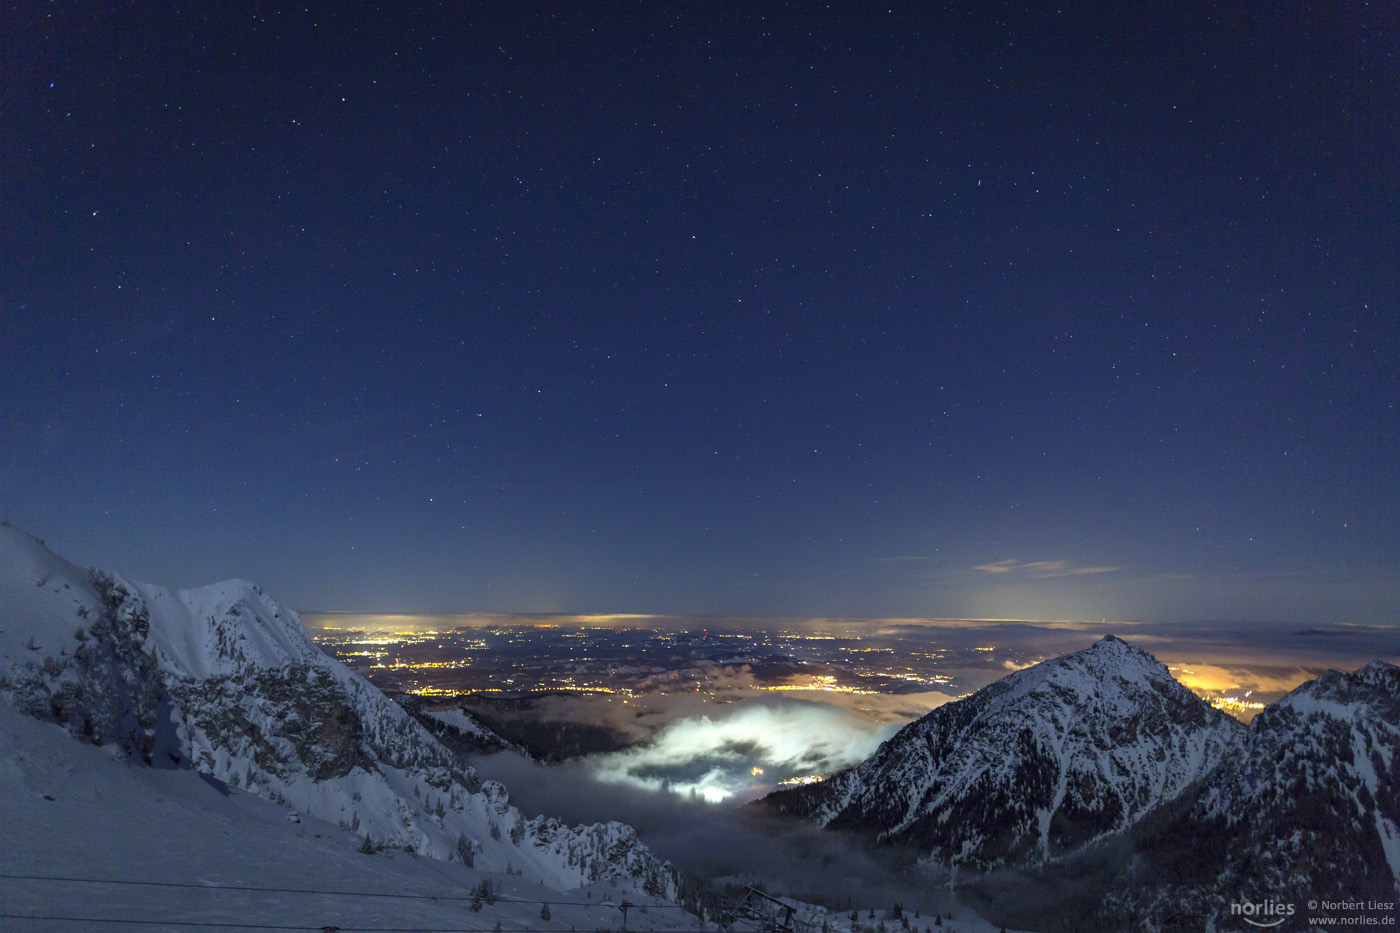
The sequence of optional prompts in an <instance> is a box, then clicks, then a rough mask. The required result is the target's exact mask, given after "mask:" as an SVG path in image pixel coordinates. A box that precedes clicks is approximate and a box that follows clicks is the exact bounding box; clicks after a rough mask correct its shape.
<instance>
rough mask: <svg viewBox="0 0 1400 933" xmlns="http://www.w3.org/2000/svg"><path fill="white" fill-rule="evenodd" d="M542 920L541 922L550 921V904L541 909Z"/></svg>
mask: <svg viewBox="0 0 1400 933" xmlns="http://www.w3.org/2000/svg"><path fill="white" fill-rule="evenodd" d="M540 919H541V920H548V919H549V904H547V903H546V904H545V905H544V906H543V907H541V908H540Z"/></svg>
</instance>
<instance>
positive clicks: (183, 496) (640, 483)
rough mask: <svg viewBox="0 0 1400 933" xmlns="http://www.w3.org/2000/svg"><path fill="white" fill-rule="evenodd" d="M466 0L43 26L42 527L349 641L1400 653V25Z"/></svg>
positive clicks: (236, 10) (12, 9) (1333, 9)
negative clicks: (906, 619)
mask: <svg viewBox="0 0 1400 933" xmlns="http://www.w3.org/2000/svg"><path fill="white" fill-rule="evenodd" d="M416 6H417V9H416V10H414V11H409V12H405V11H404V10H401V9H400V8H399V5H397V4H388V5H385V7H384V8H383V9H375V8H373V7H371V6H370V5H363V4H341V3H313V4H312V5H311V6H309V7H306V6H304V5H297V6H296V7H295V8H289V7H285V6H283V7H278V6H274V5H269V4H265V3H254V4H195V5H191V6H188V7H179V8H177V7H176V6H174V5H170V4H161V3H136V4H121V5H118V4H50V3H45V4H38V3H18V4H7V5H6V6H5V8H4V10H3V12H0V108H3V109H2V110H0V354H2V356H0V360H2V361H3V365H2V366H0V413H3V414H2V415H0V512H3V514H4V516H5V517H7V518H8V519H9V520H10V521H11V522H12V523H14V524H16V525H19V526H20V527H22V528H25V529H26V530H28V531H30V532H32V533H34V534H36V535H38V536H40V537H44V538H46V539H47V540H48V543H49V544H50V545H51V546H52V547H54V548H55V549H57V550H59V551H60V553H63V554H65V555H66V556H69V557H71V558H73V559H75V560H78V561H81V562H86V563H93V564H98V565H101V566H108V567H112V568H114V569H117V570H119V571H121V572H123V573H125V574H127V575H128V576H130V577H132V578H135V579H146V580H152V581H155V582H160V583H166V584H170V585H180V586H192V585H198V584H203V583H208V582H212V581H214V580H218V579H223V578H226V577H231V576H240V577H246V578H249V579H254V580H257V581H258V582H261V583H263V584H264V585H265V586H266V587H267V588H268V590H269V591H270V592H272V593H273V594H274V595H275V596H277V597H278V598H280V599H282V600H283V601H284V602H286V603H288V604H290V605H292V606H294V607H296V608H300V609H305V610H335V609H344V610H352V609H353V610H363V611H379V612H466V611H473V610H494V611H536V612H540V611H544V612H548V611H558V612H645V613H690V614H721V615H722V614H736V615H794V616H919V617H931V616H953V617H992V618H1030V619H1047V618H1050V619H1053V618H1092V619H1098V618H1100V617H1108V618H1120V619H1151V620H1172V619H1182V620H1209V619H1229V620H1264V621H1269V620H1276V621H1280V622H1288V623H1294V622H1299V621H1308V622H1336V621H1343V622H1347V621H1349V622H1381V623H1397V622H1400V411H1397V403H1400V323H1398V321H1400V318H1398V315H1400V308H1397V296H1400V16H1397V14H1396V13H1395V8H1394V6H1393V5H1392V4H1390V3H1384V2H1383V3H1372V4H1371V5H1370V7H1366V6H1364V5H1362V4H1360V3H1327V4H1323V3H1315V4H1306V3H1288V4H1273V3H1269V4H1262V3H1254V2H1240V3H1234V4H1224V3H1216V4H1212V3H1185V4H1157V3H1138V4H1121V5H1119V4H1115V5H1113V6H1112V7H1108V6H1105V7H1104V8H1096V7H1094V6H1092V5H1075V6H1074V8H1073V9H1071V8H1070V6H1069V5H1066V8H1065V9H1063V10H1058V11H1057V10H1055V9H1054V7H1053V5H1048V4H1040V3H1032V4H1028V5H1026V6H1027V7H1028V8H1025V7H1023V6H1022V5H1019V4H1018V5H1015V6H1007V5H1004V4H996V3H970V4H967V5H966V6H965V7H954V8H952V9H948V8H945V7H943V6H942V5H934V4H925V3H915V4H907V5H904V4H901V5H898V6H895V7H893V8H892V9H891V8H888V7H886V6H884V5H881V6H878V7H877V6H875V5H869V4H851V5H849V6H846V5H837V6H836V8H835V10H821V11H815V12H814V8H815V7H816V6H817V5H816V4H810V5H809V4H793V5H791V6H786V5H764V4H748V3H743V4H734V5H717V4H704V5H702V4H681V5H675V6H672V5H667V4H641V3H626V2H618V3H606V4H604V3H598V4H579V5H574V4H549V5H535V4H525V3H506V4H499V5H496V4H472V5H466V4H463V5H461V6H459V5H457V4H442V5H428V4H420V5H416ZM109 7H118V8H117V9H109ZM1124 7H1126V9H1124Z"/></svg>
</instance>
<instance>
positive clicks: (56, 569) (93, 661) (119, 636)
mask: <svg viewBox="0 0 1400 933" xmlns="http://www.w3.org/2000/svg"><path fill="white" fill-rule="evenodd" d="M0 696H4V697H5V698H7V699H8V700H9V701H10V702H11V703H12V704H14V705H15V706H16V707H18V708H19V709H20V710H22V711H24V712H26V713H28V714H30V715H32V716H36V717H39V718H44V719H48V720H51V721H55V722H58V723H60V724H62V725H64V726H65V727H66V728H68V730H69V731H70V732H72V733H74V734H76V735H79V736H82V737H85V738H87V739H90V740H91V741H93V742H96V743H99V744H115V745H117V746H119V747H120V748H122V749H123V750H125V751H126V752H128V753H131V754H135V755H139V756H141V757H142V758H143V759H145V760H146V761H147V762H149V763H151V764H153V765H157V766H162V767H191V766H192V767H193V768H195V769H196V770H198V771H200V772H202V773H204V774H207V775H209V776H211V777H213V778H215V779H217V780H219V781H222V782H226V783H227V784H228V785H230V786H231V787H235V788H242V789H246V790H249V791H252V792H253V793H255V794H257V795H259V796H262V797H265V798H267V799H270V800H272V801H275V802H277V803H281V804H285V805H287V806H290V807H293V808H295V809H296V810H297V811H299V812H300V813H302V814H308V815H311V816H314V817H317V818H320V819H323V820H326V821H327V822H330V823H332V824H336V825H339V826H342V827H344V828H346V829H349V830H351V831H353V832H356V833H358V834H360V835H361V836H364V837H366V838H367V839H369V840H371V841H373V842H374V843H375V844H378V845H381V846H394V847H399V848H406V849H408V850H411V851H413V852H415V853H418V854H420V855H428V856H433V857H437V858H447V859H455V860H459V861H464V862H466V863H467V864H469V865H476V866H477V867H479V868H482V869H485V870H492V871H506V870H509V871H510V872H511V873H513V874H515V875H517V876H522V877H526V878H529V879H532V880H535V881H538V882H541V883H545V884H547V885H550V886H551V887H554V888H557V889H561V890H564V889H569V888H575V887H579V886H582V885H586V884H589V883H592V882H595V881H598V880H600V879H606V878H611V877H617V878H629V879H636V880H637V881H638V883H640V884H643V885H645V886H646V887H647V889H649V890H651V891H653V892H654V893H657V894H661V895H668V896H669V895H673V894H674V890H675V874H674V872H673V871H672V870H671V869H670V867H669V866H667V865H664V864H662V863H661V862H659V861H658V860H657V859H656V858H654V857H653V856H652V855H651V854H650V853H649V852H648V851H647V850H646V848H645V847H644V846H643V845H642V844H641V843H640V841H639V840H638V839H637V837H636V833H635V831H633V830H632V829H631V828H630V827H628V826H625V825H622V824H620V823H600V824H596V825H592V826H581V827H575V828H569V827H566V826H564V825H563V824H561V823H560V822H558V821H557V820H553V819H549V818H544V817H538V818H535V819H531V820H527V819H526V818H525V817H524V815H523V814H521V813H520V812H519V811H518V810H517V809H516V808H514V807H512V806H511V805H510V803H509V800H508V797H507V794H506V791H505V788H504V787H502V786H501V785H500V784H498V783H496V782H492V781H487V782H484V783H483V782H481V781H479V780H478V779H477V777H476V774H475V773H474V772H473V771H472V770H471V769H470V768H469V767H467V766H466V765H465V764H464V762H463V761H462V760H461V759H460V758H459V757H458V756H457V755H455V754H454V753H453V752H452V751H451V750H449V749H448V748H446V747H444V746H443V745H442V743H440V742H439V741H438V740H437V739H435V738H434V737H433V736H432V735H431V734H430V733H429V732H428V731H427V730H426V729H425V728H424V727H423V726H422V725H420V724H419V723H418V722H416V721H415V720H414V719H413V718H412V717H411V716H409V715H408V714H407V713H406V712H405V711H404V710H403V709H401V708H400V707H399V706H397V705H396V704H394V703H393V702H392V701H390V700H389V699H387V698H386V697H385V696H384V695H383V694H382V693H380V692H379V691H378V690H377V689H376V688H375V687H373V686H372V685H371V684H369V683H368V682H366V681H364V680H363V679H361V678H360V677H358V676H357V675H355V674H354V673H353V672H351V671H350V670H349V669H347V668H346V667H345V666H344V665H342V664H340V663H339V662H338V661H335V660H333V659H331V658H329V657H327V656H326V655H325V654H324V653H322V652H321V651H320V649H319V648H317V647H316V645H315V644H314V643H313V642H312V641H311V640H310V638H309V637H308V636H307V635H306V632H305V630H304V628H303V627H302V625H301V622H300V620H299V619H298V618H297V616H296V614H295V613H294V612H292V611H290V610H288V609H286V608H284V607H282V606H281V605H279V604H278V603H277V602H276V601H275V600H274V599H272V598H271V597H270V596H268V595H267V594H266V593H264V592H263V591H262V590H261V589H260V588H259V587H257V586H255V585H253V584H251V583H247V582H244V581H229V582H226V583H219V584H215V585H213V586H208V587H203V588H200V589H196V590H188V591H181V590H175V591H172V590H166V589H163V588H161V587H157V586H151V585H148V584H138V583H131V582H128V581H126V580H124V579H122V578H121V577H120V576H118V575H116V574H111V573H106V572H103V571H98V570H92V571H84V570H81V569H80V568H78V567H76V566H75V565H73V564H71V563H69V562H67V561H65V560H63V559H61V558H59V557H57V556H56V555H54V554H53V553H52V552H50V551H49V550H48V549H47V548H46V547H44V546H43V545H42V544H41V543H40V542H38V541H36V540H35V539H33V538H31V537H30V536H28V535H26V534H24V533H23V532H20V531H18V530H16V529H14V528H9V527H3V528H0Z"/></svg>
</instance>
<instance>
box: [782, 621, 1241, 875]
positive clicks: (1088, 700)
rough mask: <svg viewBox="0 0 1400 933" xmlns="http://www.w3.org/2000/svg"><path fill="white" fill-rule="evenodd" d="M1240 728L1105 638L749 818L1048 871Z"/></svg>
mask: <svg viewBox="0 0 1400 933" xmlns="http://www.w3.org/2000/svg"><path fill="white" fill-rule="evenodd" d="M1244 732H1245V728H1244V726H1243V725H1241V724H1240V723H1239V722H1237V721H1235V720H1233V719H1230V718H1229V717H1227V716H1225V715H1224V714H1222V713H1220V712H1219V711H1218V710H1215V709H1214V708H1212V707H1211V706H1209V705H1208V704H1206V703H1204V702H1203V701H1202V700H1200V699H1199V698H1198V697H1196V696H1195V695H1194V694H1192V693H1191V692H1190V691H1189V690H1187V689H1186V688H1185V687H1183V686H1182V685H1181V684H1179V683H1177V681H1176V680H1175V679H1173V678H1172V676H1171V674H1170V673H1169V672H1168V670H1167V668H1166V667H1165V666H1164V665H1163V664H1162V663H1161V662H1159V661H1157V660H1156V659H1155V658H1153V657H1152V656H1151V655H1149V654H1147V653H1146V652H1144V651H1142V650H1140V649H1138V648H1136V647H1134V646H1132V645H1129V644H1128V643H1127V642H1124V641H1122V640H1120V639H1118V638H1115V637H1113V636H1107V637H1105V638H1104V639H1102V640H1101V641H1099V642H1097V643H1096V644H1094V645H1093V646H1092V647H1090V648H1087V649H1085V650H1083V651H1079V652H1076V653H1074V654H1070V655H1066V656H1064V657H1061V658H1056V659H1054V660H1051V661H1045V662H1043V663H1041V664H1037V665H1035V666H1034V667H1030V668H1027V669H1025V670H1022V671H1017V672H1016V673H1013V674H1011V675H1009V676H1007V677H1005V678H1003V679H1002V680H999V681H997V682H996V683H994V684H991V685H989V686H987V687H985V688H983V689H982V690H979V691H977V692H976V693H974V694H973V695H972V696H970V697H967V698H965V699H963V700H959V701H956V702H953V703H948V704H946V705H944V706H940V707H939V708H937V709H935V710H934V711H933V712H931V713H929V714H928V715H927V716H925V717H923V718H922V719H920V720H918V721H916V722H913V723H910V724H909V725H908V726H905V727H904V728H903V729H902V730H900V732H898V733H897V734H896V735H895V736H894V737H892V738H891V739H889V740H888V741H886V742H885V743H884V744H883V745H881V746H880V749H879V750H878V751H877V752H876V753H875V754H874V755H873V756H871V757H870V758H869V759H867V760H866V761H865V762H863V763H862V764H860V765H858V766H857V767H855V768H853V769H851V770H849V771H845V772H842V773H841V774H838V775H836V776H834V777H832V778H830V779H828V780H827V781H825V782H823V783H821V784H813V785H808V786H806V787H800V788H796V789H793V790H788V791H780V792H778V793H775V794H772V795H770V796H769V797H767V798H765V799H764V800H763V801H762V803H761V805H762V806H764V807H766V808H769V809H771V810H774V811H777V812H780V813H787V814H794V815H798V816H802V817H805V818H808V819H811V820H813V821H815V822H817V823H818V824H820V825H822V826H826V827H831V828H834V829H847V830H854V831H857V832H859V833H862V834H867V835H871V836H874V837H876V838H878V839H879V840H882V841H886V842H891V843H897V844H906V845H912V846H914V847H916V848H917V849H918V850H919V851H920V852H921V853H923V854H925V855H926V856H927V857H929V858H930V859H931V860H932V861H934V862H937V863H941V864H946V865H953V866H959V867H967V868H973V869H986V868H990V867H993V866H995V865H998V864H1003V863H1027V862H1043V861H1046V860H1049V859H1055V858H1058V857H1061V856H1063V855H1065V854H1067V853H1070V852H1072V851H1074V850H1075V849H1077V848H1080V847H1082V846H1084V845H1085V844H1087V843H1089V842H1091V841H1093V840H1095V839H1098V838H1100V837H1103V836H1105V835H1107V834H1111V833H1116V832H1119V831H1121V830H1123V829H1125V828H1127V827H1129V826H1131V825H1132V824H1133V823H1134V822H1136V821H1137V820H1139V819H1140V818H1141V817H1142V816H1143V815H1144V814H1146V813H1148V812H1150V811H1152V810H1153V809H1154V808H1156V807H1159V806H1161V805H1162V804H1163V803H1166V802H1167V801H1170V800H1172V799H1174V798H1175V797H1177V796H1179V795H1180V794H1182V793H1183V792H1184V791H1185V790H1187V788H1189V787H1190V786H1191V785H1192V784H1193V783H1194V782H1196V781H1199V780H1200V779H1201V778H1203V777H1204V776H1205V775H1207V774H1209V773H1210V772H1211V771H1212V770H1213V769H1214V768H1215V767H1216V766H1217V765H1218V764H1219V763H1220V762H1221V761H1222V760H1223V759H1224V758H1225V757H1227V756H1230V755H1233V754H1237V753H1238V750H1239V748H1240V747H1241V745H1242V743H1243V739H1244Z"/></svg>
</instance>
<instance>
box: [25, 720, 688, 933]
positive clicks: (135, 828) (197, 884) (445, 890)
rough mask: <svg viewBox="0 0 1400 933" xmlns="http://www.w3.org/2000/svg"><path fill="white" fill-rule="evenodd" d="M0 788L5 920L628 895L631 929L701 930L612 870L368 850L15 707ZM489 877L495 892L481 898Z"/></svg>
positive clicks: (610, 911) (299, 919)
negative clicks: (592, 876) (497, 865)
mask: <svg viewBox="0 0 1400 933" xmlns="http://www.w3.org/2000/svg"><path fill="white" fill-rule="evenodd" d="M0 788H2V789H3V793H0V826H3V827H4V828H5V844H4V845H3V846H0V914H3V915H4V916H3V917H0V929H5V930H11V929H13V930H16V931H19V930H23V931H27V933H60V931H63V933H67V931H72V930H134V929H143V930H167V929H169V930H175V929H186V930H188V929H199V928H210V927H212V925H214V924H233V925H240V926H242V927H244V928H246V929H255V928H262V929H291V928H301V929H308V930H317V929H322V928H326V927H340V928H344V929H351V928H353V929H364V928H366V927H368V928H377V929H449V930H450V929H464V928H465V929H480V930H490V929H492V928H493V927H495V926H496V925H497V924H499V927H500V928H501V929H504V930H523V929H528V930H559V931H567V930H599V929H605V928H606V929H615V928H617V927H618V926H619V925H620V922H621V913H620V911H619V909H618V906H617V905H620V904H621V903H622V902H623V901H624V900H626V901H628V902H630V903H631V904H632V905H633V907H632V908H631V909H630V911H629V916H628V927H629V929H633V930H643V929H652V930H658V931H662V930H673V929H675V930H692V929H695V927H696V922H695V918H694V917H693V916H691V915H690V914H688V913H686V912H685V911H682V910H680V909H677V908H676V907H675V906H674V905H667V904H664V903H662V902H660V901H658V900H657V899H655V898H652V897H650V896H648V895H647V894H646V893H645V892H644V891H641V890H638V889H637V888H636V886H634V885H631V884H629V883H628V882H626V881H620V880H618V879H611V880H608V881H599V882H596V883H594V884H592V885H590V886H588V887H586V888H583V889H577V890H573V891H568V892H558V891H553V890H548V889H546V888H545V887H544V886H541V885H540V884H539V882H537V881H534V880H530V879H528V878H526V877H522V876H516V875H507V874H506V873H504V872H488V871H486V870H484V869H483V868H481V867H480V863H479V864H478V867H476V868H469V867H467V866H465V865H462V864H460V863H449V862H446V861H443V860H438V859H429V858H422V857H419V856H417V855H414V854H411V853H406V852H404V851H403V850H402V849H385V850H383V851H379V852H374V853H365V852H362V851H360V849H361V843H362V840H361V838H360V837H358V836H356V835H355V834H353V833H349V832H347V831H345V830H342V829H340V828H338V827H337V826H335V825H334V824H331V823H326V822H323V821H321V820H317V819H315V818H314V817H310V816H305V815H302V816H301V817H300V818H299V819H297V820H295V821H293V820H292V819H289V816H290V814H289V811H288V810H287V809H286V808H285V807H282V806H278V805H276V804H274V803H271V802H269V801H267V800H264V799H262V798H260V797H257V796H255V795H252V794H248V793H246V792H244V791H238V790H231V789H229V788H227V787H220V786H218V785H217V783H216V782H213V781H210V780H206V779H203V778H202V777H201V776H200V775H199V774H198V773H197V772H195V771H193V770H190V769H176V768H152V767H146V766H143V765H141V764H139V763H137V762H135V761H134V760H133V759H131V758H130V757H128V756H127V755H125V754H124V753H122V752H121V751H120V750H119V749H118V748H117V747H116V746H115V745H110V744H109V745H107V746H104V747H101V748H98V747H95V746H93V745H91V744H87V743H80V742H75V741H73V739H72V738H71V737H70V736H69V735H68V734H67V733H66V732H65V731H64V730H63V729H61V728H59V727H58V726H55V725H52V724H50V723H44V722H39V721H37V720H35V719H32V718H30V717H27V716H23V715H20V714H19V713H18V712H17V711H16V710H14V709H13V708H12V707H10V706H9V705H8V704H5V703H0ZM37 879H60V880H37ZM483 882H485V883H488V884H489V885H490V886H491V889H492V894H491V896H490V897H481V898H478V897H476V894H477V893H479V892H480V890H481V886H482V884H483ZM314 892H323V893H314ZM474 903H475V904H477V906H478V909H477V910H473V909H472V908H473V904H474ZM546 904H548V905H549V906H548V909H547V910H546V909H545V905H546ZM643 905H645V907H646V909H645V911H643V910H642V906H643ZM544 913H547V914H549V917H548V919H545V918H544V917H543V916H542V914H544ZM36 917H39V918H62V919H32V918H36ZM22 918H24V919H22ZM79 920H87V921H93V922H84V923H79V922H78V921H79ZM123 921H125V922H123ZM163 922H169V923H178V924H180V926H178V927H176V926H168V927H167V926H164V925H163Z"/></svg>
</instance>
